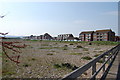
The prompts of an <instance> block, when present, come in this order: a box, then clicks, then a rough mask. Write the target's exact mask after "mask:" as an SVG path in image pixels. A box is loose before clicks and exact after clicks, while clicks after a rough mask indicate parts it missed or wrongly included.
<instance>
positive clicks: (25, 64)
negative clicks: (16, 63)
mask: <svg viewBox="0 0 120 80" xmlns="http://www.w3.org/2000/svg"><path fill="white" fill-rule="evenodd" d="M23 66H24V67H29V66H31V65H30V64H27V63H24V64H23Z"/></svg>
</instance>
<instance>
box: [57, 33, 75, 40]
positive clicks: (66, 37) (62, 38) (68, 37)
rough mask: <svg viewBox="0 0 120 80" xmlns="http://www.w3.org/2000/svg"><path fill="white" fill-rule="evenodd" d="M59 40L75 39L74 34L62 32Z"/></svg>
mask: <svg viewBox="0 0 120 80" xmlns="http://www.w3.org/2000/svg"><path fill="white" fill-rule="evenodd" d="M57 40H59V41H65V40H74V36H73V35H72V34H60V35H58V37H57Z"/></svg>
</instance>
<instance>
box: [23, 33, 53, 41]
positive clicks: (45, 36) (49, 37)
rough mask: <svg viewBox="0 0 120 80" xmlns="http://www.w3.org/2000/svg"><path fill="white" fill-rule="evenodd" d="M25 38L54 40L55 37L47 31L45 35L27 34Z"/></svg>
mask: <svg viewBox="0 0 120 80" xmlns="http://www.w3.org/2000/svg"><path fill="white" fill-rule="evenodd" d="M23 39H31V40H53V37H52V36H51V35H50V34H48V33H45V34H44V35H40V36H33V35H31V36H26V37H24V38H23Z"/></svg>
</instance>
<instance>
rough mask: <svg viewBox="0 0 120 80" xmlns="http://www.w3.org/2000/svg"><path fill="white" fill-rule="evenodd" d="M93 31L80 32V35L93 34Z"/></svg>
mask: <svg viewBox="0 0 120 80" xmlns="http://www.w3.org/2000/svg"><path fill="white" fill-rule="evenodd" d="M93 32H94V31H83V32H81V33H80V34H83V33H93Z"/></svg>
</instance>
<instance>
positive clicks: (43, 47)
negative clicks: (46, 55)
mask: <svg viewBox="0 0 120 80" xmlns="http://www.w3.org/2000/svg"><path fill="white" fill-rule="evenodd" d="M39 49H53V48H52V47H42V48H39Z"/></svg>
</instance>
